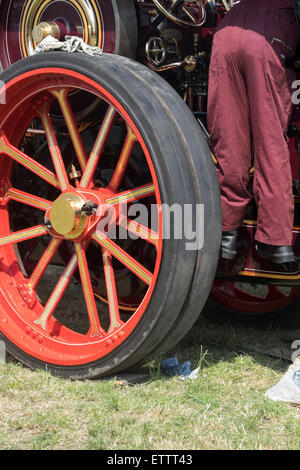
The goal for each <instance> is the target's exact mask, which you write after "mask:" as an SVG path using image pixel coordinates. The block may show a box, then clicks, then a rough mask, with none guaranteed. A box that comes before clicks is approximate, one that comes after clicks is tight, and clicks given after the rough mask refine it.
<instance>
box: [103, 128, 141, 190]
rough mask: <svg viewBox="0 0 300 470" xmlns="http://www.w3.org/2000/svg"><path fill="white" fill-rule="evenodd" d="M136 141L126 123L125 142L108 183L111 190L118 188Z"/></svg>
mask: <svg viewBox="0 0 300 470" xmlns="http://www.w3.org/2000/svg"><path fill="white" fill-rule="evenodd" d="M136 142H137V138H136V136H135V134H134V133H133V131H132V129H131V127H130V126H129V125H128V124H127V135H126V139H125V143H124V146H123V149H122V152H121V155H120V158H119V161H118V163H117V166H116V169H115V171H114V174H113V176H112V179H111V182H110V183H109V186H110V187H111V188H112V189H113V191H117V190H118V189H119V186H120V184H121V182H122V179H123V176H124V173H125V171H126V167H127V164H128V161H129V158H130V156H131V153H132V150H133V147H134V145H135V143H136Z"/></svg>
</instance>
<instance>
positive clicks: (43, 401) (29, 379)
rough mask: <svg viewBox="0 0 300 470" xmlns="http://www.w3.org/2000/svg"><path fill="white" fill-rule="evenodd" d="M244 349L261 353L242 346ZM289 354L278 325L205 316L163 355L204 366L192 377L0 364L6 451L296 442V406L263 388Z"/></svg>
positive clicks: (283, 445)
mask: <svg viewBox="0 0 300 470" xmlns="http://www.w3.org/2000/svg"><path fill="white" fill-rule="evenodd" d="M245 348H247V349H248V350H251V351H255V350H258V351H260V353H259V354H258V353H253V354H252V353H249V352H248V353H245V352H244V351H245ZM263 352H265V353H270V354H275V355H280V356H282V357H286V358H290V355H291V350H290V348H289V346H288V345H285V344H284V343H283V342H282V341H281V340H280V332H279V329H278V328H277V327H276V326H274V325H273V326H272V325H269V324H268V322H266V323H264V324H263V323H259V324H257V326H253V324H252V325H251V324H246V325H243V324H238V323H234V322H233V323H232V322H225V323H220V324H216V323H211V322H209V321H208V320H205V319H202V320H201V321H200V322H198V324H197V326H196V327H195V328H194V329H193V331H192V332H191V333H190V334H189V335H187V337H186V338H185V339H184V341H183V342H182V343H181V344H180V345H179V346H177V347H176V348H175V349H174V350H173V351H171V352H170V353H169V354H168V355H167V356H168V357H173V356H177V357H178V359H179V360H180V361H186V360H191V361H192V367H193V368H194V367H197V366H198V365H200V368H201V370H200V373H199V375H198V378H197V379H196V380H187V381H184V382H183V381H181V380H180V379H179V378H178V377H174V378H167V377H165V376H162V375H161V374H160V369H159V360H153V361H151V362H149V363H148V364H147V365H146V366H145V367H144V368H143V371H144V372H145V371H146V372H148V373H149V380H148V381H146V382H145V383H142V384H139V385H134V386H133V385H130V384H128V382H126V381H125V380H116V379H107V380H97V381H86V382H71V381H66V380H62V379H58V378H54V377H52V376H51V375H50V374H48V373H46V372H40V371H31V370H29V369H27V368H24V367H22V366H21V365H20V364H19V363H15V362H14V361H10V362H9V363H8V364H7V365H6V366H0V449H110V450H121V449H137V450H139V449H152V450H155V449H168V450H172V449H298V450H299V449H300V408H298V407H295V406H291V405H288V404H283V403H274V402H272V401H270V400H268V399H267V398H265V396H264V394H265V392H266V390H267V389H268V388H269V387H271V386H273V385H274V384H275V383H277V382H278V381H279V379H280V378H281V377H282V375H283V374H284V372H285V371H286V370H287V367H288V364H287V362H285V361H282V360H279V359H274V358H272V357H269V356H266V355H263V354H262V353H263Z"/></svg>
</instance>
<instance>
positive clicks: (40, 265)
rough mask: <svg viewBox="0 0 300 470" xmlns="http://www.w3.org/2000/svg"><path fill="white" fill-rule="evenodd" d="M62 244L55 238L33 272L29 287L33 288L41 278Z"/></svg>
mask: <svg viewBox="0 0 300 470" xmlns="http://www.w3.org/2000/svg"><path fill="white" fill-rule="evenodd" d="M60 243H61V240H56V239H55V238H53V239H52V240H51V242H50V244H49V246H48V248H47V250H46V251H45V253H44V254H43V256H42V258H41V259H40V261H39V263H38V265H37V266H36V268H35V270H34V271H33V274H32V276H31V278H30V280H29V283H28V287H30V288H32V286H33V285H35V284H36V281H37V279H38V278H39V276H40V274H41V273H42V272H43V270H44V266H46V265H47V264H48V262H49V260H50V259H51V258H52V256H53V255H54V253H55V252H56V250H57V248H58V245H60Z"/></svg>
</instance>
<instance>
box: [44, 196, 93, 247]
mask: <svg viewBox="0 0 300 470" xmlns="http://www.w3.org/2000/svg"><path fill="white" fill-rule="evenodd" d="M84 204H85V200H84V199H83V198H82V197H81V196H79V195H78V194H75V193H65V194H63V195H62V196H60V197H59V198H58V199H56V201H55V202H54V203H53V205H52V207H51V209H50V212H49V219H50V223H51V226H52V228H53V230H55V232H56V233H57V234H58V235H62V236H63V237H64V238H67V239H70V240H71V239H76V238H78V237H80V236H81V235H82V233H83V232H84V230H85V228H86V226H87V221H88V217H87V215H86V214H85V213H84V212H83V211H82V207H83V206H84Z"/></svg>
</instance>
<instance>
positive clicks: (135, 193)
mask: <svg viewBox="0 0 300 470" xmlns="http://www.w3.org/2000/svg"><path fill="white" fill-rule="evenodd" d="M154 191H155V189H154V184H150V185H147V186H145V187H144V188H140V189H135V190H131V191H127V192H125V193H123V194H122V195H120V196H116V197H112V198H109V199H107V201H106V202H107V204H110V205H114V204H119V203H120V202H124V201H128V200H129V199H132V198H136V197H140V196H147V195H149V196H152V194H153V193H154Z"/></svg>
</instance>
